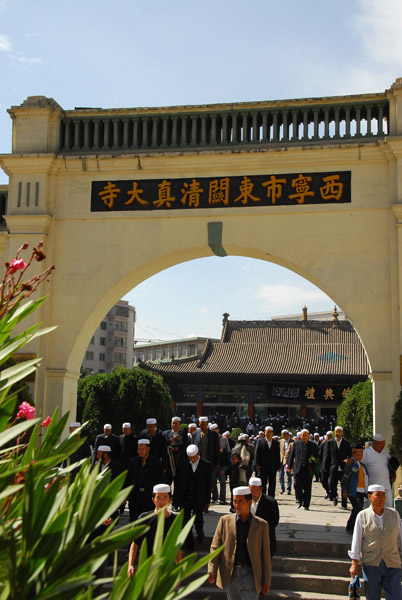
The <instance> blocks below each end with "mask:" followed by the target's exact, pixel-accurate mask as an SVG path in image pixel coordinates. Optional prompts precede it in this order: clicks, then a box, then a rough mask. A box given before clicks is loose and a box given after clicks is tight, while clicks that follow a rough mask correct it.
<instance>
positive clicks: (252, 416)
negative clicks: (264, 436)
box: [247, 402, 254, 419]
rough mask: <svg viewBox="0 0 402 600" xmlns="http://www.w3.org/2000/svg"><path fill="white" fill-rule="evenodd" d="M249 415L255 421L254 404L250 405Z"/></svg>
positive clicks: (250, 403)
mask: <svg viewBox="0 0 402 600" xmlns="http://www.w3.org/2000/svg"><path fill="white" fill-rule="evenodd" d="M247 413H248V416H249V417H250V419H254V402H249V403H248V409H247Z"/></svg>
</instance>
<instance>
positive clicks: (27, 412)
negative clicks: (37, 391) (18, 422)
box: [16, 402, 35, 421]
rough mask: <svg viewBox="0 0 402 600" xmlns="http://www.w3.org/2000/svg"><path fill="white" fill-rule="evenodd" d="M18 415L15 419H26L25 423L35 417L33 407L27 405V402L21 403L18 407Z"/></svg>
mask: <svg viewBox="0 0 402 600" xmlns="http://www.w3.org/2000/svg"><path fill="white" fill-rule="evenodd" d="M18 409H19V410H18V414H17V416H16V419H22V418H23V417H25V418H26V420H27V421H29V420H30V419H33V418H34V417H35V407H34V406H31V405H30V404H28V402H22V404H20V405H19V407H18Z"/></svg>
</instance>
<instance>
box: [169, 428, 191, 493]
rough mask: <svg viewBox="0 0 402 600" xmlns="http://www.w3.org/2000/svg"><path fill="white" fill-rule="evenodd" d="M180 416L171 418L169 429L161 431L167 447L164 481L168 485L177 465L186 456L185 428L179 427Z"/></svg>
mask: <svg viewBox="0 0 402 600" xmlns="http://www.w3.org/2000/svg"><path fill="white" fill-rule="evenodd" d="M180 426H181V418H180V417H173V418H172V427H171V429H166V431H164V432H163V437H164V438H165V440H166V449H167V474H166V482H167V483H168V485H170V484H171V483H172V481H173V479H174V478H175V476H176V470H177V465H178V464H179V462H180V461H181V460H184V459H185V458H186V448H187V446H188V431H187V428H185V427H184V428H183V429H180Z"/></svg>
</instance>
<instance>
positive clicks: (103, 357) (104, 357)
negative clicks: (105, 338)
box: [99, 352, 106, 362]
mask: <svg viewBox="0 0 402 600" xmlns="http://www.w3.org/2000/svg"><path fill="white" fill-rule="evenodd" d="M99 360H100V361H101V362H105V360H106V354H104V353H103V352H101V353H100V354H99Z"/></svg>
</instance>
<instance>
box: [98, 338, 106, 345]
mask: <svg viewBox="0 0 402 600" xmlns="http://www.w3.org/2000/svg"><path fill="white" fill-rule="evenodd" d="M99 343H100V345H101V346H106V338H104V337H101V338H100V339H99Z"/></svg>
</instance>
